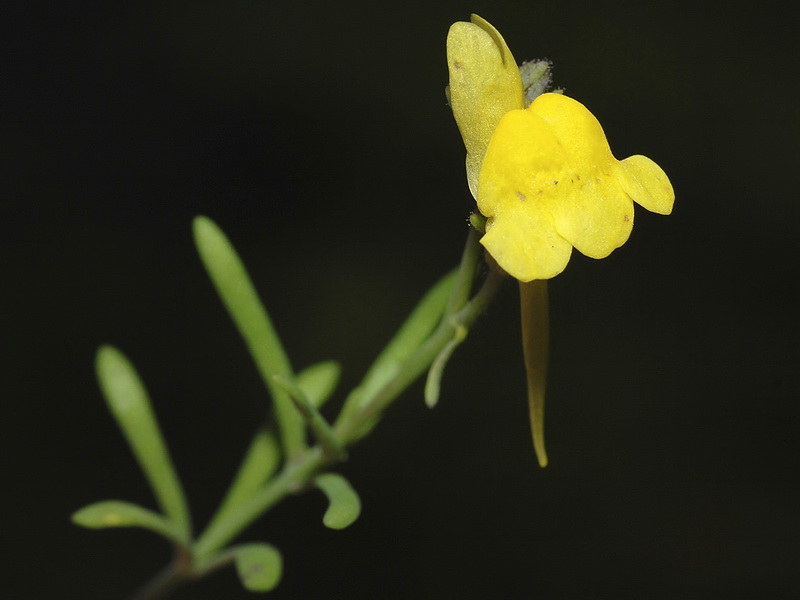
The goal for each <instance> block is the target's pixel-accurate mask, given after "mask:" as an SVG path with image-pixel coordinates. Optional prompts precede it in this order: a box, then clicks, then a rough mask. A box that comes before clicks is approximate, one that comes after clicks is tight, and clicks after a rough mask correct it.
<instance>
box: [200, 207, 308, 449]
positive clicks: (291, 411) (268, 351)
mask: <svg viewBox="0 0 800 600" xmlns="http://www.w3.org/2000/svg"><path fill="white" fill-rule="evenodd" d="M194 240H195V245H196V246H197V251H198V253H199V255H200V258H201V260H202V261H203V264H204V265H205V268H206V271H207V272H208V275H209V277H210V278H211V281H212V283H213V284H214V287H215V288H216V290H217V293H218V294H219V295H220V298H221V299H222V302H223V304H224V305H225V308H226V309H227V310H228V313H229V314H230V316H231V318H232V319H233V321H234V323H235V324H236V327H237V328H238V330H239V333H240V334H241V336H242V338H244V341H245V344H246V345H247V348H248V350H249V351H250V355H251V356H252V357H253V360H254V361H255V363H256V367H257V368H258V371H259V373H260V374H261V378H262V379H263V380H264V384H265V385H266V386H267V388H268V389H269V391H270V394H271V395H272V398H273V401H274V402H275V416H276V419H277V421H278V425H279V427H280V435H281V443H282V445H283V450H284V455H285V457H284V458H285V459H286V460H290V459H292V458H293V457H295V456H297V455H298V454H299V453H300V452H302V450H303V449H304V448H305V440H304V437H303V433H304V432H303V421H302V419H301V418H300V415H299V414H298V412H297V411H296V410H295V408H294V406H293V405H292V401H291V399H290V398H289V395H288V394H287V393H286V392H285V391H284V390H283V389H281V388H280V387H279V386H277V385H275V382H274V381H273V380H272V376H273V375H281V376H283V377H286V378H288V379H292V378H293V377H294V374H293V373H292V367H291V364H290V363H289V358H288V356H287V354H286V350H285V349H284V347H283V344H282V343H281V340H280V338H279V337H278V332H277V331H276V330H275V327H274V325H273V324H272V319H270V317H269V313H267V309H266V308H265V307H264V304H263V303H262V302H261V300H260V299H259V297H258V293H257V292H256V289H255V286H254V285H253V282H252V281H251V279H250V276H249V275H248V274H247V270H246V269H245V266H244V263H243V262H242V260H241V258H239V255H238V254H237V253H236V250H235V249H234V247H233V245H232V244H231V242H230V240H228V238H227V237H226V236H225V234H224V233H223V232H222V230H221V229H220V228H219V227H218V226H217V224H216V223H214V221H212V220H211V219H209V218H208V217H196V218H195V220H194Z"/></svg>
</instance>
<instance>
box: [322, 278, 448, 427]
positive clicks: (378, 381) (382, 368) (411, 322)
mask: <svg viewBox="0 0 800 600" xmlns="http://www.w3.org/2000/svg"><path fill="white" fill-rule="evenodd" d="M457 275H458V271H457V270H453V271H451V272H450V273H448V274H447V275H445V276H444V277H442V278H441V279H440V280H439V281H438V282H436V284H434V286H433V287H432V288H431V289H430V290H428V292H427V293H426V294H425V295H424V296H423V297H422V299H421V300H420V301H419V303H418V304H417V306H416V307H415V308H414V310H413V311H412V312H411V314H410V315H409V316H408V318H407V319H406V320H405V322H404V323H403V324H402V326H401V327H400V329H399V330H398V331H397V333H396V334H395V336H394V337H393V338H392V340H391V341H390V342H389V343H388V344H387V345H386V347H385V348H384V349H383V351H382V352H381V353H380V354H379V355H378V358H376V359H375V362H373V363H372V366H370V368H369V370H368V371H367V374H366V375H364V379H363V380H362V381H361V383H360V384H359V385H358V387H357V388H355V389H354V390H353V391H352V392H351V393H350V395H349V396H348V397H347V400H346V401H345V405H344V408H343V409H342V411H341V413H340V414H339V417H338V419H337V423H339V422H342V421H345V420H347V419H349V418H350V415H351V414H352V413H353V412H355V411H357V410H358V409H359V408H361V407H362V405H363V403H364V402H365V401H368V400H369V399H370V398H371V397H372V396H373V395H374V394H375V392H377V391H378V390H379V389H380V388H381V387H383V386H384V385H385V384H386V382H388V381H389V380H390V379H391V378H392V377H394V376H395V375H396V374H397V373H398V371H399V370H400V369H401V368H402V366H403V364H404V363H405V362H406V361H407V360H408V359H409V357H411V355H413V354H414V352H416V351H417V350H418V349H419V347H420V346H421V345H422V344H423V343H425V341H426V340H427V339H428V338H429V337H430V335H431V333H433V331H434V329H435V328H436V326H437V325H438V324H439V321H441V318H442V314H444V311H445V308H446V307H447V304H448V301H449V299H450V293H451V291H452V289H453V286H454V285H455V283H456V277H457Z"/></svg>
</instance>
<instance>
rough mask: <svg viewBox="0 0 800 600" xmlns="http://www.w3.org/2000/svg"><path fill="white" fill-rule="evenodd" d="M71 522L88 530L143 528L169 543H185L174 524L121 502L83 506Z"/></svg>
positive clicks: (151, 512) (147, 511) (133, 505)
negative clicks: (162, 537)
mask: <svg viewBox="0 0 800 600" xmlns="http://www.w3.org/2000/svg"><path fill="white" fill-rule="evenodd" d="M72 522H73V523H75V524H76V525H80V526H81V527H88V528H89V529H105V528H107V527H143V528H145V529H149V530H151V531H154V532H156V533H158V534H159V535H162V536H164V537H165V538H167V539H168V540H170V541H173V542H177V543H181V544H185V543H186V538H185V537H184V536H183V534H182V532H181V531H180V530H179V529H178V528H177V527H176V526H175V523H173V522H172V521H170V520H169V519H167V518H166V517H164V516H163V515H160V514H158V513H156V512H153V511H152V510H149V509H147V508H144V507H143V506H139V505H138V504H133V503H131V502H124V501H122V500H104V501H103V502H96V503H94V504H90V505H88V506H84V507H83V508H81V509H80V510H77V511H75V512H74V513H73V514H72Z"/></svg>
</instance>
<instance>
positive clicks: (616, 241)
mask: <svg viewBox="0 0 800 600" xmlns="http://www.w3.org/2000/svg"><path fill="white" fill-rule="evenodd" d="M447 56H448V67H449V70H450V100H451V106H452V108H453V114H454V116H455V118H456V123H457V124H458V127H459V130H460V131H461V135H462V138H463V139H464V145H465V146H466V149H467V180H468V182H469V186H470V190H471V191H472V193H473V196H475V197H476V199H477V203H478V210H480V212H481V214H483V215H484V216H485V217H487V222H486V233H485V235H484V236H483V238H482V239H481V244H483V246H484V247H485V248H486V250H487V251H488V252H489V254H491V256H492V257H493V258H494V259H495V260H496V261H497V263H498V264H499V265H500V267H502V268H503V270H505V271H506V272H507V273H509V274H510V275H512V276H513V277H515V278H517V279H518V280H520V281H531V280H534V279H549V278H551V277H554V276H556V275H558V274H559V273H560V272H561V271H563V270H564V268H565V267H566V265H567V263H568V262H569V258H570V255H571V253H572V248H573V247H574V248H577V249H578V250H579V251H580V252H582V253H583V254H585V255H586V256H590V257H592V258H604V257H606V256H608V255H609V254H610V253H611V252H612V251H613V250H614V249H615V248H619V247H620V246H621V245H622V244H624V243H625V242H626V241H627V239H628V237H629V236H630V233H631V229H632V227H633V202H636V203H637V204H639V205H641V206H643V207H644V208H646V209H648V210H650V211H653V212H657V213H661V214H669V213H670V212H671V211H672V205H673V202H674V199H675V194H674V192H673V189H672V185H671V184H670V182H669V179H668V178H667V175H666V174H665V173H664V171H663V170H662V169H661V168H660V167H659V166H658V165H657V164H656V163H654V162H653V161H652V160H650V159H649V158H646V157H644V156H640V155H637V156H631V157H629V158H626V159H624V160H621V161H618V160H617V159H615V158H614V156H613V154H612V153H611V149H610V148H609V145H608V141H607V140H606V137H605V134H604V133H603V129H602V127H601V126H600V123H599V122H598V121H597V119H596V118H595V117H594V115H592V113H590V112H589V111H588V110H587V109H586V107H584V106H583V105H582V104H581V103H580V102H577V101H576V100H573V99H571V98H568V97H567V96H564V95H563V94H553V93H548V94H542V95H541V96H538V97H537V98H536V99H534V100H533V102H532V103H531V104H530V106H528V107H527V108H524V107H523V106H524V92H523V85H522V79H521V77H520V76H519V70H518V68H517V66H516V63H515V61H514V58H513V56H512V55H511V51H510V50H509V49H508V46H507V45H506V43H505V41H504V40H503V38H502V36H500V34H499V33H498V32H497V30H496V29H495V28H494V27H492V26H491V25H490V24H489V23H488V22H486V21H485V20H483V19H481V18H480V17H478V16H477V15H473V16H472V22H470V23H464V22H459V23H455V24H454V25H453V26H452V27H451V28H450V33H449V34H448V39H447Z"/></svg>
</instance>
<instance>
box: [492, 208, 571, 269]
mask: <svg viewBox="0 0 800 600" xmlns="http://www.w3.org/2000/svg"><path fill="white" fill-rule="evenodd" d="M531 206H534V207H535V206H536V205H535V204H533V203H531ZM525 209H526V210H521V209H516V210H509V211H507V212H506V213H505V214H504V215H503V217H502V218H497V219H489V220H488V221H487V222H486V235H484V236H483V237H482V238H481V244H482V245H483V247H484V248H486V250H487V251H488V252H489V254H490V255H491V256H492V258H494V259H495V260H496V261H497V264H498V265H500V267H501V268H502V269H503V270H504V271H505V272H506V273H508V274H509V275H511V276H512V277H514V278H515V279H518V280H519V281H532V280H534V279H550V278H552V277H555V276H556V275H558V274H559V273H561V271H563V270H564V268H565V267H566V266H567V263H568V262H569V257H570V255H571V254H572V245H571V244H570V243H569V242H568V241H566V240H565V239H564V238H562V237H561V236H560V235H558V233H557V232H556V229H555V227H554V226H553V222H552V220H551V218H550V216H549V215H548V214H547V212H546V211H545V210H543V209H541V208H539V209H538V210H537V209H536V208H534V209H533V210H531V209H530V208H529V207H528V206H526V207H525Z"/></svg>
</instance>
